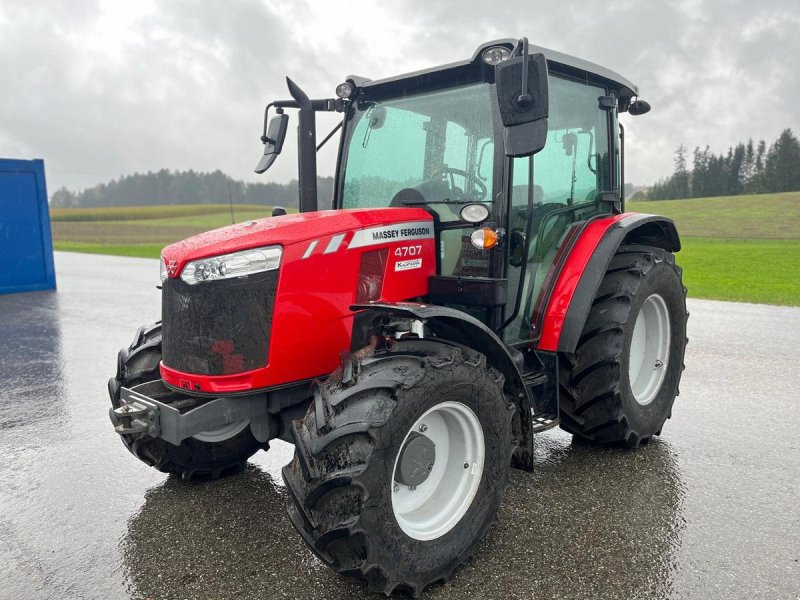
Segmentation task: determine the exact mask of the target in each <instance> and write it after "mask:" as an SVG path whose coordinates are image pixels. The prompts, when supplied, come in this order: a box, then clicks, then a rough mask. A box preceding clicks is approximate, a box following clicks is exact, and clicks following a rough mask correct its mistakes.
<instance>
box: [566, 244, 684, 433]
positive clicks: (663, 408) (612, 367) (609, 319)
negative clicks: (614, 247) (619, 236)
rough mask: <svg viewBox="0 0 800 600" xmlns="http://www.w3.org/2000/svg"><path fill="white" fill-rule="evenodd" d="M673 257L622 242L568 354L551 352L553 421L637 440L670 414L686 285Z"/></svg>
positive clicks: (578, 430) (574, 428)
mask: <svg viewBox="0 0 800 600" xmlns="http://www.w3.org/2000/svg"><path fill="white" fill-rule="evenodd" d="M681 276H682V271H681V269H680V267H679V266H678V265H677V264H676V263H675V257H674V256H673V255H672V254H671V253H669V252H666V251H665V250H661V249H658V248H652V247H647V246H622V247H621V248H620V249H619V250H618V251H617V254H616V255H615V256H614V258H613V259H612V261H611V264H610V265H609V268H608V271H607V273H606V275H605V277H604V278H603V281H602V283H601V284H600V289H599V290H598V292H597V296H596V297H595V300H594V303H593V305H592V308H591V311H590V313H589V317H588V319H587V321H586V325H585V326H584V330H583V333H582V334H581V338H580V342H579V343H578V347H577V348H576V350H575V352H574V353H573V354H562V355H560V356H559V380H560V384H561V397H560V404H561V427H562V428H563V429H565V430H566V431H569V432H570V433H572V434H574V435H575V436H578V437H580V438H583V439H586V440H590V441H593V442H599V443H605V444H621V445H624V446H629V447H634V448H635V447H637V446H639V445H640V444H645V443H647V442H648V441H649V440H650V438H651V437H652V436H654V435H660V433H661V428H662V427H663V425H664V422H665V421H666V420H667V419H668V418H669V417H670V416H671V415H672V405H673V403H674V402H675V397H676V396H677V395H678V384H679V383H680V379H681V373H682V372H683V368H684V364H683V357H684V352H685V350H686V319H687V317H688V313H687V312H686V288H685V287H684V286H683V281H682V278H681Z"/></svg>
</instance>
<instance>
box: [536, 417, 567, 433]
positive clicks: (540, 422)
mask: <svg viewBox="0 0 800 600" xmlns="http://www.w3.org/2000/svg"><path fill="white" fill-rule="evenodd" d="M560 422H561V419H560V418H559V416H558V415H552V414H550V413H534V414H532V415H531V433H542V432H543V431H547V430H548V429H552V428H553V427H558V424H559V423H560Z"/></svg>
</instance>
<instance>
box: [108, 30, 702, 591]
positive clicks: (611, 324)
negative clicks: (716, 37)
mask: <svg viewBox="0 0 800 600" xmlns="http://www.w3.org/2000/svg"><path fill="white" fill-rule="evenodd" d="M287 81H288V85H289V92H290V94H291V96H292V99H291V100H281V101H275V102H272V103H271V104H269V105H268V106H267V110H266V113H265V119H264V124H265V127H264V135H263V137H262V141H263V142H264V144H265V153H264V157H263V158H262V160H261V162H260V163H259V166H258V168H257V169H256V170H257V171H258V172H263V171H264V170H266V169H267V168H268V167H269V166H270V165H271V164H272V162H273V161H274V160H275V158H276V157H277V155H278V153H279V152H280V149H281V146H282V143H283V139H284V136H285V133H286V129H287V121H288V116H287V115H286V114H284V110H285V109H298V110H299V112H298V138H299V149H298V152H299V158H300V160H299V187H300V213H299V214H285V211H283V210H281V209H276V210H275V211H273V216H272V217H271V218H264V219H259V220H256V221H249V222H246V223H241V224H238V225H231V226H230V227H225V228H222V229H218V230H215V231H210V232H208V233H203V234H200V235H197V236H194V237H192V238H189V239H187V240H184V241H182V242H178V243H176V244H173V245H171V246H168V247H166V248H165V249H164V251H163V253H162V260H161V281H162V284H163V285H162V320H161V322H159V323H156V324H154V325H152V326H149V327H144V328H141V329H140V330H139V331H138V332H137V334H136V336H135V339H134V341H133V344H131V346H130V347H129V348H127V349H123V350H122V351H121V352H120V353H119V359H118V365H117V374H116V377H114V378H113V379H111V380H110V382H109V392H110V395H111V402H112V405H113V407H112V409H111V420H112V422H113V423H114V425H115V429H116V432H117V433H118V434H120V436H121V437H122V440H123V442H124V444H125V445H126V446H127V448H128V449H129V450H130V451H131V452H132V453H133V454H134V455H135V456H136V457H138V458H139V459H140V460H142V461H143V462H145V463H147V464H148V465H150V466H152V467H154V468H156V469H158V470H160V471H163V472H167V473H174V474H176V475H179V476H181V477H183V478H184V479H187V480H193V479H203V478H210V479H214V478H217V477H220V476H222V475H226V474H228V473H231V472H234V471H238V470H240V469H242V467H243V466H244V464H245V463H246V461H247V459H248V458H249V457H250V456H251V455H253V454H254V453H255V452H257V451H258V450H260V449H267V448H268V444H269V441H270V440H271V439H274V438H280V439H283V440H287V441H289V442H291V443H293V444H294V446H295V454H294V458H293V460H292V462H291V463H290V464H289V465H287V466H286V467H284V469H283V477H284V480H285V482H286V489H287V491H288V495H289V497H290V499H291V502H290V506H289V517H290V519H291V521H292V523H293V525H294V527H295V528H296V529H297V531H298V532H299V533H300V535H301V536H302V538H303V539H304V540H305V541H306V543H307V544H308V546H309V547H310V548H311V550H312V551H313V552H314V553H315V554H316V555H317V556H318V557H319V559H320V560H322V561H323V562H324V563H325V564H327V565H329V566H330V567H331V568H332V569H334V570H335V571H337V572H340V573H344V574H347V575H353V576H356V577H360V578H362V579H364V580H366V581H367V582H368V584H369V587H370V589H372V590H375V591H378V592H383V593H386V594H391V593H392V592H394V591H405V592H408V593H411V594H414V595H417V594H419V593H420V592H421V591H422V590H423V589H424V588H425V587H426V586H427V585H429V584H432V583H434V582H439V581H444V580H446V579H447V578H448V577H449V576H450V575H451V573H452V572H453V570H454V569H455V568H456V566H458V565H459V564H460V563H462V562H463V561H464V560H465V559H466V558H467V557H469V556H470V555H471V554H472V553H473V552H474V551H475V549H476V546H477V544H478V543H479V542H480V540H481V539H482V538H483V537H484V536H485V534H486V531H487V529H488V528H489V526H490V525H491V523H492V521H493V520H494V518H495V515H496V513H497V509H498V506H499V504H500V502H501V499H502V496H503V492H504V490H505V489H506V487H507V485H508V481H509V480H508V472H509V468H510V467H511V466H513V467H517V468H521V469H526V470H531V469H532V467H533V464H532V463H533V438H534V435H535V434H537V433H539V432H542V431H544V430H546V429H549V428H552V427H556V426H561V427H562V428H563V429H565V430H566V431H568V432H570V433H571V434H573V435H574V436H577V437H579V438H583V439H585V440H589V441H591V442H596V443H600V444H618V445H623V446H627V447H631V448H635V447H637V446H639V445H640V444H645V443H647V442H648V441H649V440H650V439H651V438H652V436H654V435H659V434H660V433H661V428H662V427H663V425H664V422H665V421H666V420H667V419H668V418H669V417H670V414H671V411H672V405H673V402H674V400H675V397H676V395H677V393H678V383H679V380H680V377H681V372H682V370H683V356H684V349H685V346H686V317H687V313H686V303H685V294H686V289H685V288H684V286H683V284H682V281H681V270H680V268H679V267H678V266H677V265H676V263H675V258H674V253H675V252H677V251H678V250H679V249H680V241H679V238H678V234H677V232H676V230H675V226H674V225H673V223H672V221H670V220H669V219H666V218H664V217H658V216H653V215H645V214H636V213H626V212H624V203H623V181H624V176H623V157H624V139H625V138H624V129H623V127H622V125H621V124H620V123H619V122H618V120H617V118H618V115H619V114H620V113H623V112H627V113H629V114H631V115H638V114H643V113H645V112H647V111H648V110H649V105H648V104H647V103H646V102H644V101H642V100H640V99H638V90H637V88H636V86H634V85H633V84H632V83H631V82H629V81H628V80H627V79H625V78H623V77H621V76H620V75H618V74H616V73H614V72H612V71H610V70H608V69H605V68H602V67H599V66H597V65H593V64H591V63H588V62H585V61H583V60H580V59H577V58H573V57H571V56H567V55H564V54H560V53H557V52H553V51H550V50H546V49H543V48H536V47H529V46H528V42H527V40H526V39H522V40H519V41H516V40H499V41H494V42H489V43H486V44H483V45H482V46H480V47H479V48H478V49H477V51H476V52H475V53H474V54H473V56H472V57H471V58H470V59H469V60H463V61H460V62H456V63H452V64H449V65H445V66H441V67H434V68H432V69H427V70H424V71H419V72H416V73H411V74H408V75H402V76H399V77H393V78H389V79H380V80H377V81H372V80H369V79H364V78H361V77H355V76H352V77H348V78H347V79H346V81H345V82H344V83H342V84H341V85H339V86H338V87H337V88H336V96H337V97H336V98H332V99H324V100H309V98H308V97H307V96H306V94H305V93H304V92H303V91H302V90H301V89H300V88H299V87H298V86H297V85H295V84H294V83H293V82H292V81H291V80H287ZM270 109H274V111H275V113H276V115H275V116H274V117H273V118H272V119H271V120H268V116H269V111H270ZM317 111H337V112H341V113H342V115H343V118H342V121H341V124H340V125H339V126H337V129H338V128H341V142H340V146H339V155H338V166H337V169H336V179H335V191H334V194H333V210H322V211H320V210H317V193H316V183H317V178H316V158H315V151H316V150H317V149H318V148H317V146H316V133H315V113H316V112H317ZM332 133H333V132H332ZM328 137H330V136H328ZM327 139H328V138H326V140H324V141H327ZM324 141H323V143H324Z"/></svg>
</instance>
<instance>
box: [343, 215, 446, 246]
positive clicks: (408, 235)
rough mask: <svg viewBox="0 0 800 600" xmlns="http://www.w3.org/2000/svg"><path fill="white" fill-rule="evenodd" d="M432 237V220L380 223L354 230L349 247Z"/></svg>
mask: <svg viewBox="0 0 800 600" xmlns="http://www.w3.org/2000/svg"><path fill="white" fill-rule="evenodd" d="M422 239H433V222H432V221H414V222H412V223H398V224H396V225H381V226H380V227H370V228H369V229H362V230H361V231H356V233H355V235H354V236H353V240H352V241H351V242H350V246H349V247H350V248H361V247H363V246H375V245H377V244H386V243H388V242H400V241H405V240H422Z"/></svg>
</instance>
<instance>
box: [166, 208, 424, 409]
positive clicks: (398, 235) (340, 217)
mask: <svg viewBox="0 0 800 600" xmlns="http://www.w3.org/2000/svg"><path fill="white" fill-rule="evenodd" d="M269 246H280V247H281V249H282V255H281V260H280V266H279V267H278V268H277V269H276V270H271V271H267V272H262V273H255V274H251V275H246V276H241V277H235V278H228V279H211V280H208V281H197V282H195V281H194V280H192V278H190V277H188V278H186V279H187V280H186V281H185V280H184V279H182V278H181V275H182V274H183V273H184V270H185V269H186V267H187V265H189V263H192V262H193V261H197V260H200V259H205V258H211V257H216V256H221V255H225V254H229V253H232V252H239V251H242V250H248V249H253V248H263V247H269ZM162 260H163V261H164V264H165V267H166V271H167V279H166V280H165V281H164V282H163V286H162V328H163V340H162V348H163V360H162V363H161V376H162V378H163V379H164V381H165V383H166V384H167V385H169V386H172V387H175V388H181V389H185V390H191V391H192V392H194V393H197V394H237V393H247V392H251V391H253V390H258V389H265V388H275V387H280V386H283V385H287V384H291V383H296V382H300V381H304V380H310V379H313V378H315V377H321V376H325V375H327V374H328V373H330V372H331V371H333V370H334V369H335V368H336V366H337V365H338V363H339V356H340V353H341V352H342V351H345V350H349V349H350V339H351V337H352V330H353V315H354V313H353V312H352V311H351V310H350V306H351V305H353V304H357V303H363V302H370V301H390V302H393V301H402V300H409V299H412V298H416V297H419V296H424V295H425V294H427V292H428V278H429V277H430V276H431V275H434V274H435V273H436V254H435V242H434V224H433V218H432V217H431V215H430V214H429V213H428V212H427V211H425V210H422V209H418V208H381V209H353V210H336V211H319V212H311V213H301V214H292V215H283V216H278V217H270V218H265V219H258V220H255V221H248V222H246V223H240V224H237V225H231V226H229V227H224V228H222V229H216V230H213V231H209V232H206V233H202V234H200V235H197V236H194V237H191V238H188V239H186V240H183V241H181V242H178V243H176V244H172V245H171V246H167V247H166V248H164V250H163V251H162ZM190 268H191V267H190Z"/></svg>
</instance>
